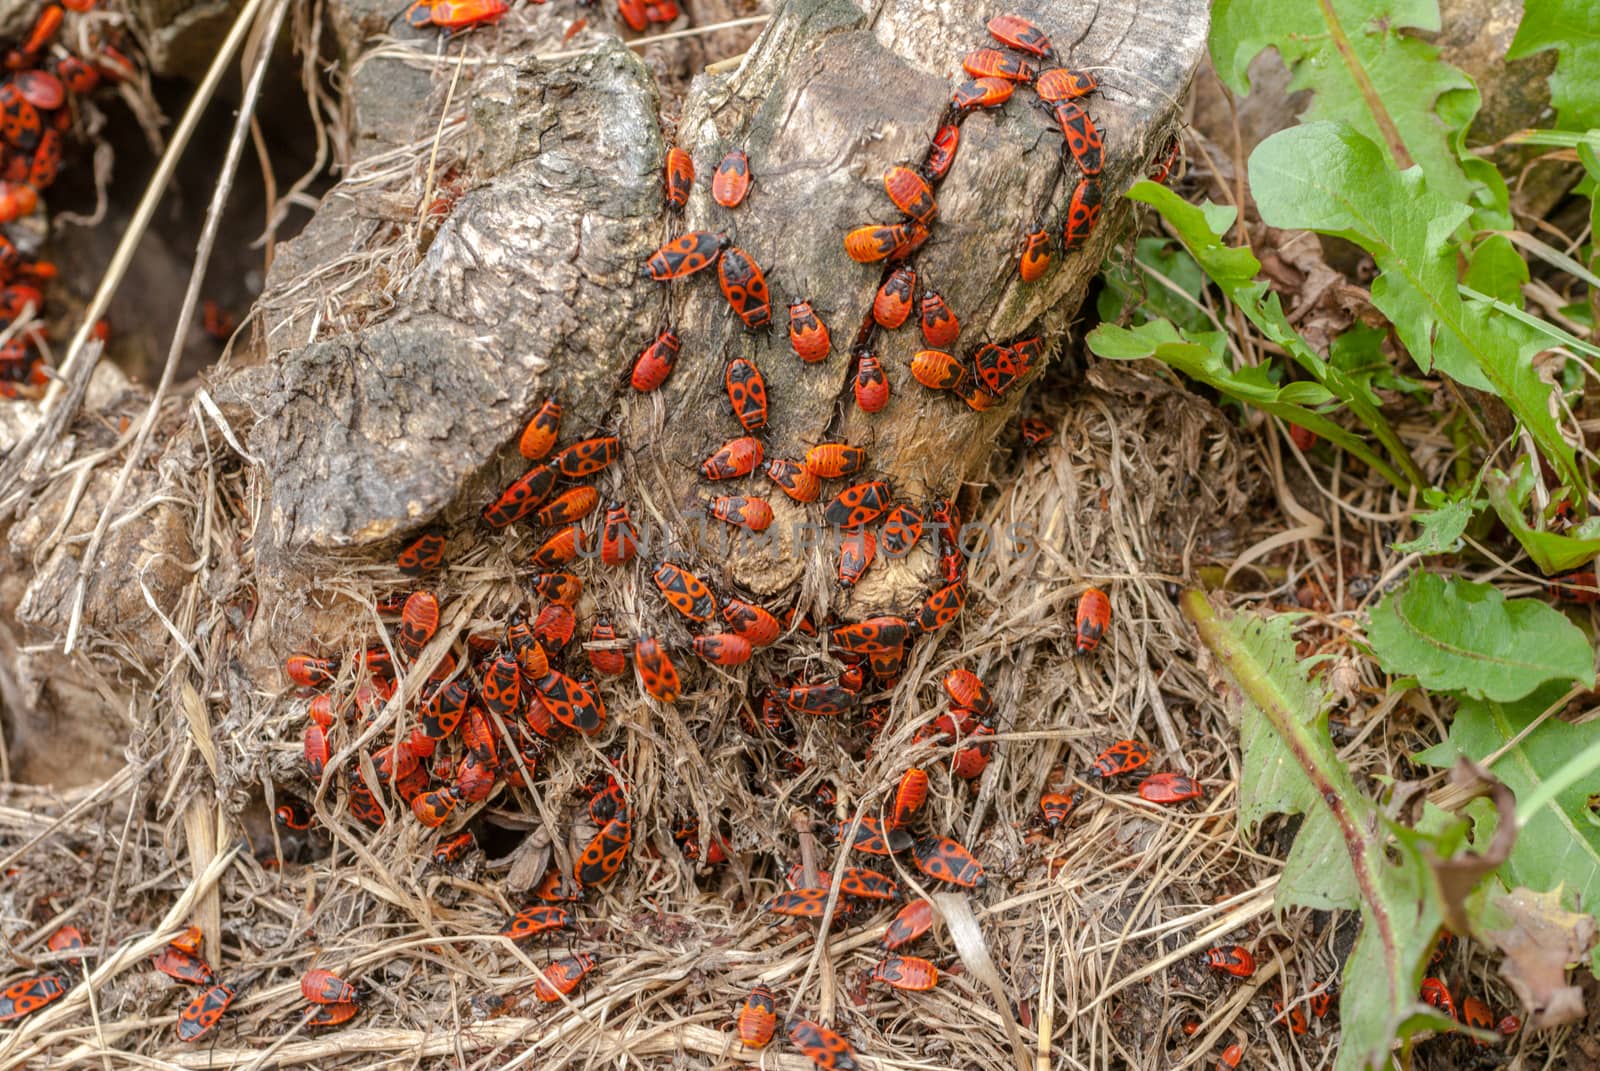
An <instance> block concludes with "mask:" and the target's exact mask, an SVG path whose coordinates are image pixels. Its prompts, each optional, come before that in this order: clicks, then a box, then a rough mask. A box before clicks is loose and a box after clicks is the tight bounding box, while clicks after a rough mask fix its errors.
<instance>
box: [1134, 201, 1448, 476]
mask: <svg viewBox="0 0 1600 1071" xmlns="http://www.w3.org/2000/svg"><path fill="white" fill-rule="evenodd" d="M1127 196H1128V198H1129V199H1130V200H1134V201H1141V202H1143V203H1144V204H1147V205H1150V206H1151V207H1152V208H1154V209H1156V210H1157V211H1158V212H1160V213H1161V215H1162V217H1163V218H1164V219H1165V220H1166V221H1167V223H1168V224H1169V225H1170V226H1171V227H1172V228H1173V230H1174V231H1176V232H1177V235H1178V240H1179V241H1181V242H1182V243H1183V245H1184V248H1185V249H1187V250H1188V251H1189V254H1190V256H1192V257H1193V258H1194V259H1195V262H1196V263H1198V264H1199V265H1200V267H1201V268H1202V269H1203V270H1204V271H1205V273H1206V274H1207V275H1208V276H1210V277H1211V280H1212V281H1213V282H1215V283H1216V284H1217V286H1218V287H1220V288H1221V289H1222V291H1223V293H1224V294H1226V295H1227V297H1228V300H1230V301H1232V302H1233V303H1234V305H1235V306H1236V307H1237V308H1238V309H1239V311H1240V312H1242V313H1244V315H1245V318H1246V319H1248V320H1249V321H1250V322H1251V323H1252V324H1253V325H1255V327H1256V328H1257V329H1258V330H1259V331H1260V332H1261V333H1262V334H1263V335H1264V336H1266V337H1267V339H1269V340H1270V341H1272V342H1275V343H1277V344H1278V345H1279V346H1282V347H1283V350H1284V352H1285V353H1287V354H1288V355H1289V357H1290V358H1291V359H1292V360H1293V361H1294V362H1295V364H1297V365H1299V366H1300V368H1301V369H1302V370H1304V371H1305V372H1306V373H1307V374H1309V375H1310V376H1311V377H1312V378H1313V379H1314V380H1316V382H1317V383H1319V384H1321V386H1322V387H1323V388H1324V389H1325V390H1327V391H1328V392H1329V393H1330V394H1331V395H1333V396H1334V397H1336V398H1338V399H1340V400H1341V401H1343V402H1344V404H1345V405H1347V406H1349V408H1350V411H1351V412H1352V413H1353V414H1355V416H1356V418H1357V419H1358V420H1360V421H1361V423H1362V424H1364V425H1365V426H1366V427H1367V429H1368V430H1369V431H1370V432H1371V433H1372V435H1373V437H1374V438H1376V439H1377V440H1378V442H1379V443H1380V444H1382V446H1383V448H1384V450H1385V451H1387V453H1388V455H1389V457H1390V458H1391V459H1393V462H1394V464H1395V465H1396V466H1398V469H1399V471H1400V472H1401V473H1403V474H1404V480H1405V481H1408V482H1409V483H1410V484H1412V485H1423V484H1426V483H1427V482H1428V481H1427V480H1426V479H1424V477H1423V475H1422V471H1421V470H1420V469H1419V468H1417V465H1416V462H1415V461H1414V460H1413V459H1412V457H1411V453H1410V451H1408V450H1407V449H1406V447H1405V444H1404V443H1402V442H1401V441H1400V438H1399V436H1398V435H1396V434H1395V432H1394V429H1393V428H1392V427H1390V426H1389V422H1388V420H1387V419H1385V417H1384V415H1383V413H1382V411H1381V410H1380V409H1379V408H1378V400H1377V398H1376V397H1375V396H1373V395H1372V394H1371V392H1370V391H1369V390H1367V389H1365V385H1364V384H1362V383H1360V382H1357V381H1355V380H1352V379H1351V378H1350V377H1348V376H1347V375H1346V374H1345V373H1344V371H1342V370H1341V369H1340V368H1338V367H1336V366H1334V365H1332V364H1330V363H1328V362H1327V361H1324V360H1323V359H1322V356H1321V355H1320V354H1318V353H1317V352H1316V351H1315V350H1313V349H1312V348H1311V347H1310V346H1309V345H1307V344H1306V340H1305V339H1304V338H1302V337H1300V333H1299V332H1298V331H1296V330H1295V329H1294V327H1293V325H1291V324H1290V323H1289V318H1288V317H1287V316H1285V315H1284V312H1283V306H1282V305H1281V303H1280V302H1279V301H1278V295H1277V294H1274V293H1272V292H1271V290H1270V289H1269V288H1268V287H1267V284H1266V283H1264V282H1259V281H1257V280H1256V274H1257V273H1258V272H1259V271H1260V270H1261V262H1260V261H1258V260H1256V258H1255V256H1254V255H1253V254H1252V253H1251V252H1250V250H1248V249H1244V248H1236V247H1232V246H1229V245H1227V244H1225V243H1224V242H1223V241H1222V239H1221V234H1222V230H1219V229H1216V228H1215V221H1213V220H1212V218H1211V216H1210V215H1208V214H1207V212H1206V210H1205V209H1204V208H1203V207H1199V208H1197V207H1196V206H1194V205H1191V204H1190V203H1189V202H1187V201H1185V200H1183V199H1182V198H1181V197H1179V196H1178V195H1177V194H1175V193H1173V192H1172V191H1171V190H1169V189H1167V188H1166V187H1165V186H1161V185H1159V184H1157V183H1154V182H1148V181H1142V182H1137V183H1134V185H1133V188H1132V189H1130V190H1129V191H1128V193H1127ZM1295 423H1298V424H1301V426H1302V427H1306V428H1307V429H1308V430H1311V431H1316V432H1317V434H1319V435H1321V434H1322V432H1321V431H1319V430H1318V429H1316V428H1311V427H1310V426H1309V425H1306V424H1303V423H1302V422H1301V421H1298V420H1297V421H1295ZM1323 437H1324V438H1329V437H1328V436H1323ZM1350 438H1351V437H1350V436H1348V435H1346V436H1345V437H1344V438H1343V439H1341V438H1337V437H1335V438H1331V439H1330V441H1332V442H1335V443H1337V444H1338V445H1340V446H1345V443H1346V441H1348V440H1349V439H1350ZM1346 449H1348V447H1346ZM1356 456H1358V457H1362V459H1363V460H1366V457H1367V456H1370V454H1367V455H1363V454H1360V453H1358V454H1357V455H1356ZM1368 464H1371V462H1370V461H1369V462H1368ZM1378 471H1379V472H1380V473H1383V474H1384V478H1385V479H1389V480H1390V481H1391V482H1396V483H1398V482H1400V481H1399V479H1398V477H1394V476H1393V475H1392V472H1393V470H1391V469H1390V467H1389V466H1388V465H1387V464H1380V466H1378Z"/></svg>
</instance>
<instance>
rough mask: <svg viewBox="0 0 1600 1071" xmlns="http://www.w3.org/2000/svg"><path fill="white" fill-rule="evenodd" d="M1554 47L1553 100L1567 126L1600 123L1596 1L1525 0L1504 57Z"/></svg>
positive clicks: (1599, 40) (1599, 18)
mask: <svg viewBox="0 0 1600 1071" xmlns="http://www.w3.org/2000/svg"><path fill="white" fill-rule="evenodd" d="M1547 48H1553V49H1555V50H1556V70H1555V73H1554V74H1552V75H1551V76H1550V102H1551V103H1552V104H1554V105H1555V106H1556V117H1557V119H1558V120H1559V121H1560V125H1561V126H1563V127H1565V128H1566V129H1568V130H1591V129H1593V128H1595V127H1600V6H1597V5H1596V4H1595V3H1594V2H1593V0H1523V5H1522V24H1521V25H1520V26H1518V27H1517V36H1516V38H1515V39H1514V40H1513V41H1512V42H1511V48H1510V50H1509V51H1508V52H1507V53H1506V59H1521V58H1522V57H1523V56H1531V55H1533V54H1534V53H1535V52H1542V51H1544V50H1545V49H1547Z"/></svg>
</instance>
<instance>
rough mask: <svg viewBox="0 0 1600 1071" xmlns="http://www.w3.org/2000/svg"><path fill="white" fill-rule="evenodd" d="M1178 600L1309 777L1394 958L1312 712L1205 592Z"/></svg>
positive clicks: (1387, 923)
mask: <svg viewBox="0 0 1600 1071" xmlns="http://www.w3.org/2000/svg"><path fill="white" fill-rule="evenodd" d="M1181 603H1182V606H1183V612H1184V615H1185V616H1186V617H1188V618H1189V620H1190V621H1191V622H1193V623H1194V627H1195V630H1196V631H1197V632H1199V634H1200V641H1201V642H1202V643H1204V644H1205V645H1206V648H1207V649H1208V650H1210V651H1211V653H1212V655H1214V656H1215V657H1216V659H1217V661H1218V662H1219V663H1220V664H1221V665H1222V667H1223V668H1224V669H1225V670H1226V671H1227V673H1228V676H1229V677H1230V678H1231V679H1232V681H1233V683H1234V686H1235V687H1237V688H1238V689H1239V691H1240V692H1242V693H1243V694H1244V697H1245V698H1246V699H1247V700H1249V701H1250V702H1251V703H1253V704H1255V706H1256V707H1257V709H1259V710H1260V711H1261V713H1262V715H1263V716H1264V717H1265V718H1266V719H1267V721H1268V723H1269V724H1271V726H1272V729H1273V731H1274V732H1275V733H1277V734H1278V738H1279V739H1280V740H1282V741H1283V744H1284V746H1285V747H1286V748H1288V749H1289V752H1290V754H1292V755H1293V756H1294V759H1295V762H1297V763H1298V764H1299V765H1300V768H1301V769H1302V770H1303V771H1304V772H1305V775H1306V777H1307V778H1309V779H1310V781H1311V784H1312V786H1313V787H1314V788H1315V789H1316V791H1317V795H1318V796H1319V797H1321V799H1322V804H1323V806H1325V807H1327V808H1328V811H1329V813H1330V814H1331V815H1332V816H1333V820H1334V822H1335V823H1337V824H1338V826H1339V833H1340V836H1341V837H1342V838H1343V840H1344V846H1345V851H1346V852H1347V853H1348V854H1349V856H1350V866H1351V869H1352V870H1353V871H1354V872H1355V879H1356V885H1357V886H1358V887H1359V888H1360V890H1361V900H1362V909H1363V914H1365V915H1366V917H1367V921H1368V923H1369V924H1370V925H1372V926H1373V928H1374V930H1375V932H1376V933H1377V935H1378V940H1379V941H1380V942H1381V944H1382V946H1383V962H1384V963H1387V964H1394V963H1396V962H1398V959H1399V955H1398V941H1397V938H1396V936H1395V926H1394V919H1392V918H1390V916H1389V912H1388V910H1387V909H1386V908H1385V907H1384V904H1383V898H1382V895H1381V892H1380V890H1379V887H1378V876H1377V874H1376V873H1375V872H1374V869H1373V859H1372V856H1371V855H1370V854H1369V852H1368V849H1369V844H1368V842H1367V841H1366V839H1365V838H1364V837H1363V835H1362V831H1361V824H1360V823H1359V822H1358V821H1357V819H1356V816H1355V815H1354V814H1353V813H1351V809H1350V806H1349V803H1348V801H1347V800H1346V799H1345V797H1344V795H1343V794H1342V793H1341V792H1340V786H1341V784H1342V782H1343V778H1341V777H1340V776H1339V773H1338V771H1336V770H1335V769H1332V768H1330V767H1329V766H1327V765H1326V764H1325V763H1324V760H1323V758H1322V757H1321V755H1320V753H1319V749H1318V747H1317V744H1316V740H1315V739H1314V738H1313V736H1312V732H1313V728H1312V727H1313V726H1314V725H1315V724H1316V717H1315V712H1310V711H1303V710H1297V709H1295V707H1294V704H1293V702H1292V700H1291V699H1290V698H1289V697H1288V696H1286V695H1285V694H1284V693H1283V692H1282V691H1281V690H1280V689H1279V688H1278V687H1277V685H1276V684H1275V683H1274V682H1273V679H1272V674H1271V672H1270V670H1269V667H1266V666H1263V665H1261V664H1260V663H1259V662H1257V661H1256V660H1255V658H1254V657H1253V656H1252V655H1251V653H1250V652H1249V651H1248V650H1245V649H1244V648H1242V647H1241V646H1239V645H1238V644H1236V643H1235V642H1234V639H1233V637H1232V636H1231V635H1230V634H1229V632H1228V630H1227V628H1225V627H1224V625H1223V621H1222V619H1221V618H1220V617H1219V616H1217V611H1216V608H1215V607H1213V606H1212V605H1211V602H1210V600H1208V599H1207V598H1206V596H1205V592H1203V591H1200V590H1198V589H1193V588H1191V589H1190V590H1188V591H1185V592H1184V593H1183V597H1182V599H1181ZM1380 857H1381V856H1380ZM1385 981H1386V982H1387V984H1388V985H1389V987H1390V994H1389V996H1390V1004H1391V1005H1392V1004H1394V1003H1395V1000H1394V997H1395V996H1396V993H1397V990H1396V986H1397V984H1398V979H1396V978H1395V977H1394V976H1393V975H1392V974H1390V975H1389V976H1388V977H1387V978H1386V979H1385Z"/></svg>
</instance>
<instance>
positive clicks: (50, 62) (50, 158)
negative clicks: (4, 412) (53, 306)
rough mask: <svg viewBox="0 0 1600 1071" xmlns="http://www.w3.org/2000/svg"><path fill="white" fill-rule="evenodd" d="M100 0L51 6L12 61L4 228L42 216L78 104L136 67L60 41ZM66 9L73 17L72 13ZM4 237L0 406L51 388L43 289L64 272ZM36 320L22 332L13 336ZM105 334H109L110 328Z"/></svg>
mask: <svg viewBox="0 0 1600 1071" xmlns="http://www.w3.org/2000/svg"><path fill="white" fill-rule="evenodd" d="M93 7H94V0H65V2H64V3H63V4H46V5H44V6H43V8H42V10H41V11H40V13H39V16H38V17H37V19H36V20H35V21H34V24H33V27H32V29H31V30H30V31H29V32H28V35H27V37H26V38H24V39H23V40H22V41H21V42H20V43H18V45H17V47H15V48H13V49H11V50H9V51H8V52H6V54H5V67H6V74H5V76H4V78H3V79H0V224H8V223H13V222H15V221H17V220H19V219H23V218H25V217H27V216H31V215H32V214H33V213H34V212H36V211H38V210H39V201H40V194H42V193H43V192H44V191H45V190H47V189H48V188H49V187H50V186H51V185H52V184H53V183H54V182H55V181H56V177H57V176H58V175H59V174H60V172H61V160H62V150H63V146H64V143H65V138H66V136H67V134H68V133H69V132H70V131H71V130H72V128H73V123H74V121H75V119H76V116H77V108H76V107H75V99H76V98H82V97H85V96H87V95H88V94H90V93H92V92H94V90H95V89H96V88H97V87H99V85H100V84H101V82H102V81H106V80H110V81H121V80H123V79H126V78H129V77H131V76H132V74H133V66H132V64H130V63H129V62H128V60H127V58H126V57H125V56H123V55H122V53H121V52H119V51H118V50H117V49H116V47H115V46H113V45H112V44H110V43H108V42H106V41H103V40H101V39H100V36H99V35H98V33H96V32H95V31H93V30H91V32H90V40H91V41H92V42H93V43H94V47H95V50H96V51H95V53H94V55H93V56H92V57H90V58H87V59H85V58H80V57H78V56H75V55H73V54H72V53H71V52H69V51H67V49H66V48H65V46H64V45H62V44H60V43H59V42H58V41H57V38H58V37H59V36H60V35H61V30H62V26H63V24H64V22H65V20H66V19H67V17H68V16H67V12H68V11H70V12H73V13H74V15H73V17H78V15H80V14H82V13H86V12H88V11H90V10H91V9H92V8H93ZM64 9H65V10H64ZM18 242H21V243H22V244H24V245H27V244H28V243H27V242H26V241H24V240H23V239H22V238H18V239H17V240H16V242H13V240H12V236H10V235H8V234H6V233H3V232H0V337H5V339H6V340H5V341H4V342H0V398H36V397H38V396H40V395H41V394H42V393H43V391H44V387H45V385H46V384H47V383H48V382H49V378H48V375H49V373H48V370H47V366H46V364H45V359H44V357H43V355H42V354H41V352H40V347H41V346H42V345H43V343H44V342H45V341H46V340H47V339H48V334H47V332H46V331H45V328H44V325H43V323H42V322H40V321H39V320H38V317H39V315H40V314H41V313H42V312H43V311H44V291H43V287H44V286H45V284H46V283H48V282H49V281H50V280H52V279H54V278H55V276H56V267H55V265H54V264H52V263H50V262H49V261H46V260H40V259H38V258H37V257H36V256H33V255H31V254H30V253H28V252H26V251H25V250H24V249H21V248H18V244H17V243H18ZM30 314H31V315H32V316H33V317H34V319H33V320H32V321H31V322H29V323H28V324H27V326H26V327H25V328H23V329H21V330H19V331H16V332H12V331H10V330H9V328H10V327H11V326H12V325H13V324H14V323H17V322H18V321H20V320H22V319H23V318H24V317H27V316H29V315H30ZM102 330H103V328H102Z"/></svg>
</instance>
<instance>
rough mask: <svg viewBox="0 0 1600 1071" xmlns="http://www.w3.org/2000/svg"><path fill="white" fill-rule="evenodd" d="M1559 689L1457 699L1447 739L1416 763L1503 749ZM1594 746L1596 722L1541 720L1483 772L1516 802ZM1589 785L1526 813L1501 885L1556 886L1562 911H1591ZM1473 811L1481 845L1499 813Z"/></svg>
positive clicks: (1597, 866) (1597, 863) (1596, 856)
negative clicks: (1509, 698) (1507, 699)
mask: <svg viewBox="0 0 1600 1071" xmlns="http://www.w3.org/2000/svg"><path fill="white" fill-rule="evenodd" d="M1565 692H1566V688H1565V686H1564V685H1562V684H1560V683H1552V684H1549V685H1546V686H1545V687H1542V688H1540V689H1538V690H1537V691H1535V692H1533V693H1532V694H1531V695H1528V696H1527V697H1525V698H1523V699H1521V700H1518V701H1516V702H1512V703H1501V702H1495V701H1492V700H1476V699H1463V700H1462V701H1461V705H1460V706H1459V707H1458V708H1457V710H1456V716H1455V720H1454V721H1453V722H1451V725H1450V733H1449V736H1448V737H1447V738H1446V740H1445V742H1443V743H1441V744H1440V745H1438V746H1437V747H1434V748H1430V749H1429V750H1428V751H1426V752H1423V754H1422V755H1419V756H1418V757H1417V758H1418V761H1421V762H1426V763H1428V764H1429V765H1433V766H1444V765H1448V764H1449V763H1450V762H1453V761H1454V756H1455V755H1458V754H1459V755H1466V756H1468V757H1470V758H1472V759H1473V760H1475V761H1477V762H1483V761H1484V760H1485V759H1487V758H1488V757H1489V756H1490V755H1492V754H1494V753H1496V752H1499V751H1500V750H1501V749H1502V748H1506V745H1507V744H1509V743H1510V742H1511V741H1512V740H1513V739H1515V738H1516V737H1517V735H1518V734H1520V733H1521V732H1522V731H1523V730H1524V729H1526V728H1528V726H1529V725H1531V724H1533V721H1534V719H1536V718H1537V717H1538V716H1539V715H1540V714H1542V713H1544V711H1546V710H1547V709H1549V708H1550V707H1551V706H1552V705H1553V704H1555V703H1557V702H1558V701H1560V699H1561V697H1562V696H1563V695H1564V694H1565ZM1597 745H1600V721H1590V722H1586V723H1584V724H1581V725H1575V724H1573V723H1571V722H1567V721H1563V720H1561V718H1559V717H1552V718H1546V719H1545V721H1544V722H1543V723H1542V724H1540V725H1539V727H1538V728H1536V729H1534V730H1533V731H1532V732H1531V733H1529V734H1528V735H1527V736H1526V737H1524V738H1523V739H1522V740H1521V741H1520V742H1519V743H1518V744H1516V745H1515V746H1514V747H1511V748H1509V749H1507V750H1506V751H1505V753H1504V754H1502V755H1501V756H1500V757H1499V758H1498V759H1496V760H1495V761H1494V762H1493V763H1492V764H1490V765H1489V771H1490V772H1491V773H1493V774H1494V775H1495V776H1496V777H1498V778H1499V779H1500V780H1501V781H1503V782H1505V784H1506V786H1507V787H1509V788H1510V789H1511V792H1512V794H1513V795H1515V796H1516V797H1517V800H1518V802H1519V803H1520V802H1521V801H1523V800H1525V799H1527V798H1528V797H1529V796H1531V795H1532V794H1533V793H1534V792H1535V791H1536V790H1537V789H1538V788H1539V786H1540V785H1541V784H1543V783H1545V781H1546V779H1548V778H1550V777H1552V776H1554V775H1556V774H1558V773H1559V772H1560V771H1561V770H1562V769H1563V768H1564V767H1565V765H1566V764H1567V763H1568V762H1569V761H1571V760H1572V758H1573V756H1575V755H1578V754H1580V753H1582V752H1583V751H1584V750H1585V749H1587V748H1591V747H1595V746H1597ZM1593 788H1594V786H1593V785H1592V784H1589V785H1584V784H1577V785H1574V786H1572V787H1571V788H1568V789H1566V790H1564V791H1562V792H1559V793H1557V795H1556V797H1555V799H1554V800H1553V801H1552V803H1551V805H1550V806H1548V807H1543V808H1540V809H1539V810H1538V811H1536V812H1535V813H1534V814H1532V815H1531V816H1529V817H1528V818H1527V820H1526V821H1525V822H1524V823H1523V825H1522V829H1521V830H1520V832H1519V834H1518V836H1517V840H1516V844H1515V845H1514V846H1513V847H1512V849H1511V857H1510V858H1509V859H1507V860H1506V862H1505V863H1504V864H1503V865H1502V867H1501V871H1500V872H1501V874H1502V876H1503V878H1504V880H1505V882H1506V884H1507V885H1513V886H1515V885H1522V886H1526V887H1527V888H1529V889H1532V890H1534V891H1535V892H1549V891H1551V890H1553V889H1557V888H1562V890H1563V896H1562V899H1563V901H1564V902H1565V903H1566V905H1567V907H1568V908H1571V909H1579V908H1582V909H1585V910H1588V911H1589V912H1590V913H1593V912H1594V906H1595V905H1596V904H1600V827H1597V826H1595V825H1593V824H1592V822H1591V821H1590V820H1589V814H1590V811H1589V795H1590V792H1591V791H1592V790H1593ZM1474 816H1475V818H1476V819H1477V821H1478V825H1479V829H1478V830H1477V833H1476V837H1475V839H1476V840H1478V841H1479V842H1480V843H1482V842H1486V841H1487V840H1488V838H1489V837H1490V836H1492V835H1493V832H1494V823H1495V822H1496V821H1498V816H1497V815H1496V814H1495V812H1494V811H1493V810H1492V809H1489V810H1488V811H1476V812H1474Z"/></svg>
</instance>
